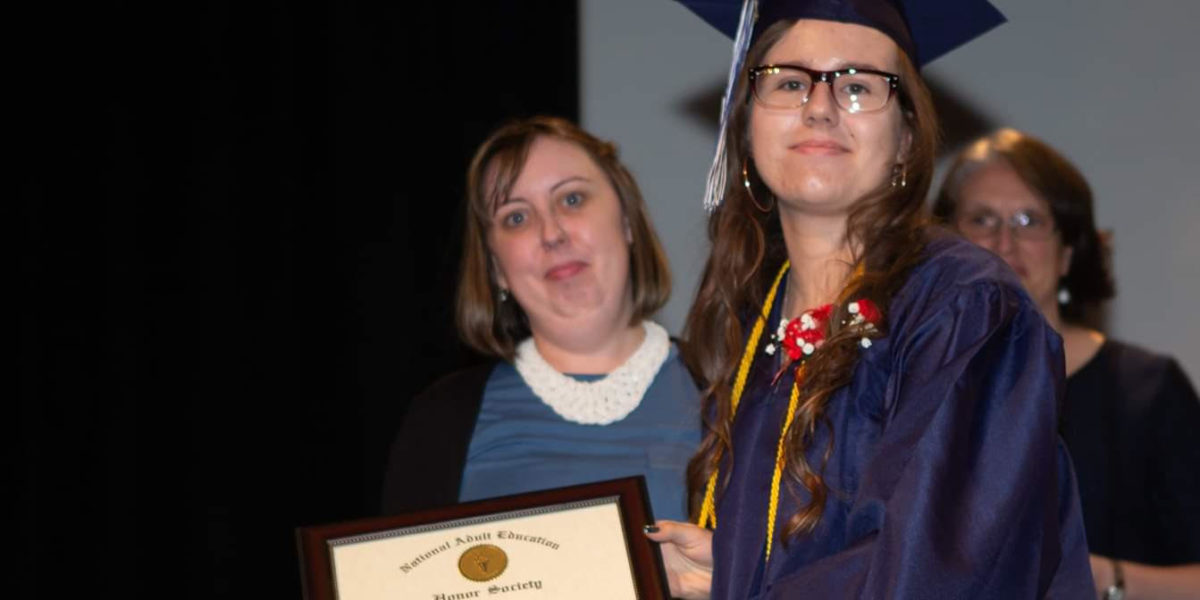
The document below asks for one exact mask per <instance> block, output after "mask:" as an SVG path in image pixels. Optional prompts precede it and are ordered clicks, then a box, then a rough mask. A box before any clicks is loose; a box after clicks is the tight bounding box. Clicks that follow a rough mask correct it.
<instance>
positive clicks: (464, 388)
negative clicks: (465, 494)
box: [381, 363, 496, 515]
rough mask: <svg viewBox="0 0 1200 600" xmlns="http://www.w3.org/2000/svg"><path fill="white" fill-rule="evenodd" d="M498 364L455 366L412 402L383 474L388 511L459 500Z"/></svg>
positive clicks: (392, 512)
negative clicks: (485, 393)
mask: <svg viewBox="0 0 1200 600" xmlns="http://www.w3.org/2000/svg"><path fill="white" fill-rule="evenodd" d="M495 367H496V363H488V364H484V365H479V366H475V367H469V368H466V369H463V370H461V371H456V372H454V373H451V374H450V375H447V376H446V377H443V378H441V379H439V380H438V381H436V382H435V383H434V384H433V385H431V386H429V387H428V388H426V389H425V391H423V392H421V393H420V394H419V395H417V396H416V397H415V398H413V400H412V402H411V403H410V404H409V406H408V410H407V412H406V415H405V418H404V421H403V423H402V424H401V426H400V432H399V433H398V434H397V435H396V439H395V441H393V442H392V449H391V453H390V455H389V457H388V466H387V471H386V472H385V474H384V478H383V498H382V502H381V504H382V509H383V514H385V515H390V514H397V513H401V512H405V511H411V510H418V509H422V508H431V507H434V506H445V505H450V504H454V503H456V502H458V492H459V487H460V485H461V484H462V473H463V469H464V468H465V467H466V464H467V447H468V446H469V445H470V443H471V435H472V433H474V431H475V420H476V419H477V418H478V417H479V407H480V406H481V405H482V403H483V390H484V388H485V387H486V386H487V380H488V377H489V376H491V373H492V370H493V369H494V368H495Z"/></svg>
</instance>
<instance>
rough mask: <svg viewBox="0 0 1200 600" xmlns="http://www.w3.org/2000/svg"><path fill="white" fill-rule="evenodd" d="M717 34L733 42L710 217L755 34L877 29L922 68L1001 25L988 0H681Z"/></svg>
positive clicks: (708, 197)
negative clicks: (736, 93)
mask: <svg viewBox="0 0 1200 600" xmlns="http://www.w3.org/2000/svg"><path fill="white" fill-rule="evenodd" d="M679 1H680V2H681V3H682V4H683V5H684V6H686V7H687V8H688V9H690V10H691V11H692V12H694V13H696V14H697V15H699V16H700V18H702V19H704V20H705V21H706V22H707V23H708V24H709V25H712V26H713V27H715V28H716V29H717V30H719V31H720V32H721V33H724V34H725V35H727V36H729V37H731V38H733V39H734V48H733V64H732V65H730V70H729V80H728V82H727V84H726V86H725V101H724V102H723V106H722V110H721V137H720V139H718V140H717V156H716V159H715V160H714V162H713V169H712V170H711V171H710V172H709V181H708V193H707V195H706V197H705V201H704V205H705V208H707V209H708V210H709V211H710V212H711V211H712V210H714V209H715V208H716V206H717V204H719V203H720V199H719V198H717V197H716V194H719V193H720V190H721V189H723V187H724V180H725V170H724V168H723V167H724V162H725V124H726V122H727V121H728V118H729V108H730V106H729V96H730V94H732V93H733V83H734V81H736V80H737V75H738V73H739V72H740V71H741V69H742V62H743V61H744V60H745V57H746V51H747V50H748V49H749V47H750V45H751V43H752V42H753V40H754V39H755V38H757V36H758V34H759V33H760V32H761V31H763V30H764V29H766V28H767V27H768V26H770V25H771V24H772V23H775V22H776V21H779V20H781V19H819V20H823V21H837V22H840V23H855V24H858V25H865V26H867V27H871V28H874V29H877V30H879V31H881V32H883V33H884V34H886V35H887V36H888V37H890V38H892V40H894V41H895V42H896V45H898V46H900V49H901V50H903V51H904V52H905V53H906V54H908V56H909V58H911V59H912V60H913V62H914V63H916V64H917V66H918V67H923V66H925V65H926V64H928V63H929V62H930V61H932V60H934V59H936V58H938V57H940V56H942V55H944V54H946V53H947V52H950V51H951V50H953V49H955V48H957V47H959V46H961V45H963V44H965V43H967V42H969V41H971V40H972V39H974V38H976V37H978V36H980V35H983V34H984V33H986V32H987V31H989V30H991V29H992V28H994V27H996V26H997V25H1000V24H1001V23H1003V22H1004V21H1005V19H1004V15H1002V14H1000V11H999V10H997V9H996V7H994V6H992V5H991V3H989V2H988V1H987V0H762V1H761V2H760V1H758V0H679Z"/></svg>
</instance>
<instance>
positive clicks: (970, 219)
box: [957, 210, 1000, 240]
mask: <svg viewBox="0 0 1200 600" xmlns="http://www.w3.org/2000/svg"><path fill="white" fill-rule="evenodd" d="M957 225H958V230H959V231H961V232H962V234H963V237H965V238H967V239H968V240H981V239H986V238H990V237H992V236H994V235H996V232H997V231H999V230H1000V217H998V216H996V213H993V212H992V211H989V210H984V211H977V212H971V213H966V214H963V215H962V216H961V217H960V218H959V219H958V223H957Z"/></svg>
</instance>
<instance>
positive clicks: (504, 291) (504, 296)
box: [500, 288, 508, 304]
mask: <svg viewBox="0 0 1200 600" xmlns="http://www.w3.org/2000/svg"><path fill="white" fill-rule="evenodd" d="M505 302H508V288H500V303H501V304H504V303H505Z"/></svg>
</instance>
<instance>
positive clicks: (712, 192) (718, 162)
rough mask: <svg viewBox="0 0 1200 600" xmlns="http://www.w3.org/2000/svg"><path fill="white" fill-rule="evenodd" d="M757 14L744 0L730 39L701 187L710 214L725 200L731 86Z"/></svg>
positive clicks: (750, 0)
mask: <svg viewBox="0 0 1200 600" xmlns="http://www.w3.org/2000/svg"><path fill="white" fill-rule="evenodd" d="M757 16H758V0H743V2H742V16H741V18H740V20H739V21H738V31H737V37H736V38H734V40H733V60H732V62H731V64H730V65H729V79H728V80H727V81H726V82H725V96H724V97H722V98H721V128H720V134H719V135H718V136H717V150H716V152H715V156H713V164H712V167H711V168H710V169H709V170H708V181H707V182H706V184H705V188H704V211H705V212H706V213H707V214H710V215H711V214H712V213H713V211H715V210H717V207H718V206H720V205H721V202H723V201H724V200H725V175H726V173H727V172H728V167H727V165H726V160H727V158H726V152H725V143H726V139H725V127H726V125H727V124H728V123H729V113H730V112H732V107H733V105H732V103H731V102H730V100H731V98H732V97H733V86H734V84H735V83H736V82H737V77H738V74H739V73H741V72H742V66H743V65H744V64H745V62H746V52H747V51H748V50H749V49H750V36H751V34H752V33H753V32H754V21H755V20H756V19H757Z"/></svg>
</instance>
